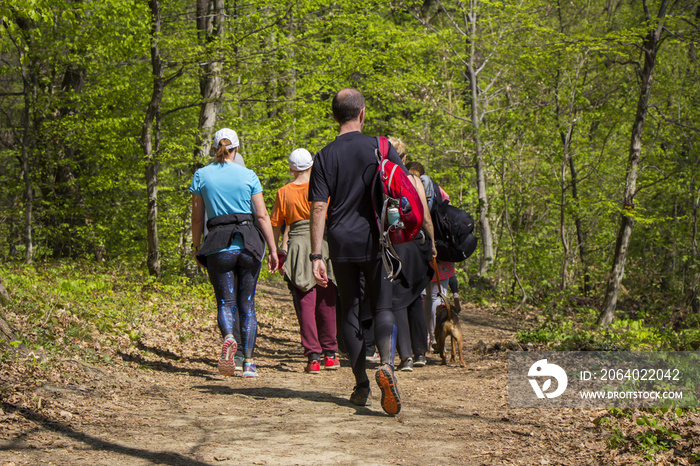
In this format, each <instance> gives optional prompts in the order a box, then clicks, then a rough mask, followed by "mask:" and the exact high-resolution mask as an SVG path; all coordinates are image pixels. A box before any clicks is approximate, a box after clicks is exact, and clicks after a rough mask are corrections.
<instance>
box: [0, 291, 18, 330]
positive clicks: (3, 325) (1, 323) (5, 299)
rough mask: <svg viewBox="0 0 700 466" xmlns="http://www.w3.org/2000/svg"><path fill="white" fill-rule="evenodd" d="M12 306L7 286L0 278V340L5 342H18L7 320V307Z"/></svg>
mask: <svg viewBox="0 0 700 466" xmlns="http://www.w3.org/2000/svg"><path fill="white" fill-rule="evenodd" d="M9 304H10V295H9V294H8V292H7V290H6V289H5V285H4V284H3V283H2V279H1V278H0V340H4V341H5V342H11V341H17V335H15V331H14V330H13V329H12V327H10V324H8V323H7V321H6V320H5V312H4V311H5V307H6V306H8V305H9Z"/></svg>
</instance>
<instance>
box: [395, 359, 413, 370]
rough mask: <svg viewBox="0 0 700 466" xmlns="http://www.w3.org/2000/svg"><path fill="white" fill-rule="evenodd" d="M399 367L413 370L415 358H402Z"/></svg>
mask: <svg viewBox="0 0 700 466" xmlns="http://www.w3.org/2000/svg"><path fill="white" fill-rule="evenodd" d="M397 369H398V370H400V371H405V372H413V358H406V359H402V360H401V363H400V364H399V367H398V368H397Z"/></svg>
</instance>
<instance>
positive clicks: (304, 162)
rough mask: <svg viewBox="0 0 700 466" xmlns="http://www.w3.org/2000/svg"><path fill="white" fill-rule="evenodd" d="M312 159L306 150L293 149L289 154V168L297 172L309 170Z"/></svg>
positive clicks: (312, 162)
mask: <svg viewBox="0 0 700 466" xmlns="http://www.w3.org/2000/svg"><path fill="white" fill-rule="evenodd" d="M313 164H314V159H313V158H312V157H311V154H310V153H309V151H308V150H306V149H294V150H293V151H292V153H291V154H289V168H291V169H292V170H294V171H297V172H303V171H306V170H308V169H309V168H311V166H312V165H313Z"/></svg>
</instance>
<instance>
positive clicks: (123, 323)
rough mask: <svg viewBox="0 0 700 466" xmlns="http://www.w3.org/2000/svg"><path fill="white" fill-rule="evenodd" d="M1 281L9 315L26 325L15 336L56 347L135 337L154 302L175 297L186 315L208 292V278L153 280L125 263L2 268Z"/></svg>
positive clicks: (35, 344)
mask: <svg viewBox="0 0 700 466" xmlns="http://www.w3.org/2000/svg"><path fill="white" fill-rule="evenodd" d="M2 281H3V283H4V284H5V286H6V287H7V288H8V289H10V290H12V303H11V304H10V306H9V309H11V310H12V315H14V316H15V318H17V319H23V320H26V325H23V326H22V328H29V329H31V330H29V331H26V332H25V333H24V334H21V335H19V337H20V340H21V341H22V343H25V344H26V345H28V346H33V347H41V348H44V349H47V350H55V351H63V349H64V348H66V347H70V346H72V345H79V344H80V342H83V341H87V342H94V341H96V339H97V340H101V339H105V338H106V339H127V340H129V341H132V342H138V341H139V340H140V337H141V332H142V330H141V328H142V326H144V325H146V324H147V323H148V320H149V318H151V316H152V315H154V314H157V313H158V312H159V311H158V309H159V306H161V305H168V306H172V305H173V304H172V303H175V302H178V303H179V304H177V306H179V308H180V311H181V315H182V318H183V320H187V319H188V318H189V317H188V316H191V315H192V314H193V313H200V312H202V311H203V310H206V309H207V306H206V304H204V303H208V302H209V301H211V293H212V291H211V285H210V284H209V283H208V282H204V281H202V282H200V283H198V284H197V283H196V282H193V281H191V280H189V279H185V278H183V277H169V278H166V279H165V280H163V281H161V282H156V281H155V280H154V279H153V278H151V277H149V276H147V275H145V274H144V272H139V271H137V268H135V267H133V265H126V264H123V265H121V266H120V267H106V266H103V265H99V264H97V265H96V264H92V265H89V264H81V265H77V264H74V263H71V262H67V261H64V262H59V263H42V264H39V265H37V266H16V267H11V268H10V269H8V270H5V271H3V273H2Z"/></svg>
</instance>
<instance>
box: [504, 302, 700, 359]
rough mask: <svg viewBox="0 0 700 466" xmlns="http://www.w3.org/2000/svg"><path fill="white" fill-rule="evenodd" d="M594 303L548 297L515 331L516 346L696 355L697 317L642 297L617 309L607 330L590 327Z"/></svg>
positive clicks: (596, 307)
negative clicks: (526, 324) (529, 322)
mask: <svg viewBox="0 0 700 466" xmlns="http://www.w3.org/2000/svg"><path fill="white" fill-rule="evenodd" d="M598 304H599V303H597V302H596V301H595V300H592V299H589V298H581V297H577V296H564V297H557V298H555V299H551V300H550V301H549V302H548V303H545V305H544V307H543V309H542V310H541V311H540V312H539V313H538V316H537V319H536V322H535V323H534V324H533V325H531V326H530V327H529V328H526V329H523V330H521V331H519V332H518V340H519V341H520V342H521V343H531V344H534V345H537V346H539V347H541V348H545V349H547V350H552V351H697V350H698V349H700V315H698V314H694V313H691V312H688V311H685V310H683V309H682V308H680V307H677V306H671V305H668V304H667V303H666V302H665V301H664V300H663V299H650V298H649V297H645V298H642V299H639V300H637V301H631V300H627V301H626V302H623V303H621V305H620V306H618V310H617V311H616V314H615V319H614V320H613V322H612V323H611V324H610V325H609V326H607V327H601V326H597V325H596V320H597V318H598V315H599V313H600V311H599V305H598Z"/></svg>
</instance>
